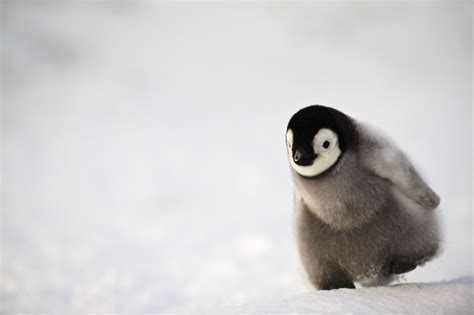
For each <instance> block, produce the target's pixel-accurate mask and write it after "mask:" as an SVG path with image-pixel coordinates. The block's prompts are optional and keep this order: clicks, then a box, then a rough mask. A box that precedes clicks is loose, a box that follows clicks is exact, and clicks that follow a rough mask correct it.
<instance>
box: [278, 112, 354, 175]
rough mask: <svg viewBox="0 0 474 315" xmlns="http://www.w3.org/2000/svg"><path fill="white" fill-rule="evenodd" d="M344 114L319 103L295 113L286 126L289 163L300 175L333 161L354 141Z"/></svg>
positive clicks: (316, 171)
mask: <svg viewBox="0 0 474 315" xmlns="http://www.w3.org/2000/svg"><path fill="white" fill-rule="evenodd" d="M354 129H355V128H354V124H353V122H352V120H351V119H350V118H349V117H348V116H346V115H345V114H343V113H341V112H339V111H337V110H335V109H333V108H330V107H325V106H321V105H312V106H309V107H305V108H303V109H301V110H299V111H298V112H297V113H295V114H294V115H293V116H292V117H291V119H290V121H289V123H288V127H287V130H286V145H287V150H288V158H289V160H290V165H291V167H292V168H293V169H294V170H295V171H296V172H297V173H298V174H300V175H301V176H303V177H315V176H317V175H319V174H322V173H324V172H325V171H327V170H329V169H330V168H332V167H333V166H334V165H336V164H337V163H338V161H339V159H340V158H341V156H342V155H343V154H344V153H345V152H346V151H347V150H348V149H349V148H350V147H351V146H352V145H353V144H354V142H355V130H354Z"/></svg>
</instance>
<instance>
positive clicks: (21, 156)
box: [0, 1, 473, 313]
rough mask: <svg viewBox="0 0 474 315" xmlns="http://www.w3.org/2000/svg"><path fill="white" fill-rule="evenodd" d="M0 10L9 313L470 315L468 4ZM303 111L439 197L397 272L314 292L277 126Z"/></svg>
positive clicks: (40, 5)
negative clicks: (415, 173) (421, 251)
mask: <svg viewBox="0 0 474 315" xmlns="http://www.w3.org/2000/svg"><path fill="white" fill-rule="evenodd" d="M0 8H1V15H0V35H1V104H2V118H1V122H2V124H1V130H2V136H1V139H2V166H1V172H2V174H1V175H2V186H1V242H0V244H1V279H0V293H1V300H0V304H1V308H2V311H3V312H4V313H16V312H36V313H38V312H41V313H53V312H54V313H73V312H76V313H99V312H108V313H117V312H128V313H166V312H172V311H173V310H174V311H176V312H180V313H189V312H191V313H194V312H200V313H202V312H217V313H218V312H219V310H224V311H228V312H231V311H235V312H239V311H240V312H257V313H261V312H268V313H274V312H305V311H313V310H314V311H324V312H326V311H328V312H330V311H334V312H337V311H345V312H359V311H360V312H365V311H366V310H368V308H371V310H372V308H373V310H374V311H379V312H380V313H385V312H389V311H396V310H395V309H396V308H400V309H402V310H407V311H412V310H413V311H414V312H420V313H424V312H425V310H426V312H427V313H429V312H431V311H432V310H436V311H438V310H439V311H440V312H441V311H443V310H444V311H447V312H451V311H452V312H458V311H459V312H465V311H469V310H472V304H470V303H472V302H470V301H471V300H472V275H473V261H472V251H473V243H472V223H473V215H472V165H471V164H472V133H471V132H472V125H471V124H472V107H471V106H472V105H471V93H472V78H471V75H472V71H471V61H472V47H471V44H472V37H471V35H472V33H471V27H472V20H471V11H472V4H471V2H461V1H459V2H454V3H453V2H433V3H431V2H414V3H410V2H400V3H396V2H387V3H382V2H361V1H357V2H331V3H330V2H315V3H309V2H304V3H283V2H282V3H256V2H245V3H244V2H239V3H217V2H212V3H186V2H178V3H171V2H152V1H145V2H138V1H133V2H131V1H130V2H122V1H120V2H116V3H112V2H89V1H76V2H60V3H54V2H43V1H40V2H38V1H31V2H29V1H1V2H0ZM315 103H319V104H326V105H330V106H335V107H337V108H339V109H341V110H342V111H344V112H346V113H348V114H349V115H351V116H353V117H356V118H358V119H361V120H363V121H366V122H369V123H370V124H372V125H374V126H377V127H380V128H382V129H383V130H384V131H385V132H386V133H387V134H388V135H390V136H391V137H392V138H393V139H395V140H396V141H397V143H399V144H400V146H401V147H402V148H403V149H404V150H405V151H406V152H407V154H408V155H409V156H410V157H411V158H412V159H413V161H414V163H415V164H416V165H418V168H419V169H420V171H421V172H422V173H423V174H424V175H425V177H426V179H427V180H428V182H429V183H430V184H431V186H432V187H433V188H434V190H435V191H436V192H438V194H439V195H440V196H441V198H442V203H441V207H440V208H439V209H438V210H436V211H437V213H438V214H439V216H440V218H441V219H442V229H443V232H444V238H445V241H444V250H443V253H442V254H441V255H440V257H439V258H437V259H436V260H434V261H433V262H430V263H428V264H426V266H424V267H423V268H417V269H416V270H414V271H413V272H410V273H408V274H407V275H406V276H405V278H406V280H405V282H407V283H402V284H401V285H396V286H393V287H388V288H371V289H361V290H355V291H345V290H341V291H334V292H312V290H311V287H310V286H309V285H308V283H307V281H306V279H305V276H304V273H303V271H302V270H301V266H300V264H299V261H298V257H297V253H296V249H295V242H294V238H293V234H292V230H291V226H292V224H291V221H292V205H291V198H292V194H291V191H292V184H291V180H290V176H289V171H288V165H287V160H286V159H287V158H286V152H285V145H284V137H285V127H286V123H287V121H288V119H289V117H290V116H291V114H293V113H294V112H295V111H296V110H298V109H299V108H301V107H302V106H305V105H309V104H315ZM462 277H467V278H462ZM449 279H460V280H453V281H448V282H446V283H444V282H443V283H441V282H439V281H443V280H449ZM413 283H419V284H413ZM302 292H310V293H305V294H301V293H302ZM351 308H353V309H351Z"/></svg>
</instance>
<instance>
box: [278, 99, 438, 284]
mask: <svg viewBox="0 0 474 315" xmlns="http://www.w3.org/2000/svg"><path fill="white" fill-rule="evenodd" d="M322 129H329V130H331V131H333V132H334V133H335V135H336V137H335V138H331V139H330V138H328V140H331V141H328V142H326V141H325V139H324V138H321V137H330V136H327V134H328V133H325V134H323V133H322V132H320V131H321V130H322ZM318 133H319V134H318ZM317 134H318V136H317V137H316V136H315V135H317ZM318 137H319V138H321V139H319V140H318V139H317V138H318ZM308 142H310V143H308ZM320 142H322V143H324V142H326V143H325V144H324V147H323V146H321V145H320V144H319V143H320ZM330 142H333V143H332V144H331V146H329V143H330ZM318 146H321V147H318ZM326 146H328V148H326ZM303 148H305V149H303ZM287 149H288V156H289V159H290V169H291V174H292V178H293V182H294V186H295V187H294V208H295V223H296V235H297V243H298V250H299V253H300V257H301V260H302V263H303V266H304V268H305V270H306V272H307V274H308V277H309V280H310V281H311V283H312V284H313V285H314V286H315V287H316V288H317V289H335V288H354V282H358V283H361V284H362V285H380V284H385V283H388V282H390V281H391V280H392V278H393V277H394V275H397V274H402V273H405V272H408V271H410V270H413V269H414V268H416V267H417V266H418V265H421V264H423V263H425V262H426V261H428V260H430V259H431V258H433V257H434V256H435V255H436V254H437V253H438V250H439V243H440V238H439V232H438V226H437V221H436V217H435V214H434V212H433V209H435V208H436V207H437V206H438V204H439V201H440V199H439V197H438V196H437V195H436V194H435V193H434V192H433V190H431V189H430V187H429V186H428V185H427V184H426V183H425V181H424V180H423V179H422V178H421V177H420V175H419V174H418V172H417V171H416V170H415V168H414V167H413V165H412V164H411V163H410V161H409V160H408V158H407V157H406V156H405V154H403V153H402V151H401V150H399V149H398V148H397V147H396V146H395V145H394V144H392V143H391V142H390V141H389V140H387V138H386V137H384V136H382V135H381V134H380V133H379V132H376V131H374V130H372V129H370V128H368V127H367V126H364V125H363V124H361V123H359V122H357V121H355V120H354V119H352V118H350V117H348V116H347V115H345V114H343V113H341V112H339V111H337V110H334V109H332V108H328V107H323V106H319V105H315V106H310V107H307V108H304V109H302V110H301V111H299V112H298V113H296V114H295V115H294V116H293V117H292V119H291V120H290V123H289V125H288V129H287ZM339 149H340V151H341V152H340V154H339V155H337V154H336V153H338V152H339V151H337V150H339ZM298 150H300V151H298ZM311 150H313V151H311ZM297 151H298V153H297ZM308 151H311V152H309V153H308ZM336 151H337V152H336ZM301 152H303V153H301ZM335 152H336V153H335ZM305 154H306V155H305ZM301 156H303V157H305V158H306V160H305V161H304V162H305V163H300V164H301V166H300V164H298V163H299V162H301V160H300V161H298V159H299V158H301ZM331 156H337V160H336V161H335V162H331V163H332V164H331V165H330V167H329V168H327V169H324V167H320V166H317V165H318V163H321V165H323V164H324V163H323V162H324V159H326V160H328V159H329V160H330V158H329V157H331ZM295 157H296V158H295ZM318 159H319V160H318ZM295 160H296V161H295ZM295 162H296V163H295ZM316 162H317V163H316ZM311 163H312V164H311ZM318 167H319V168H321V171H320V172H319V171H318ZM312 168H313V169H314V172H313V173H314V174H311V175H308V172H307V171H306V170H311V169H312ZM302 173H303V175H302Z"/></svg>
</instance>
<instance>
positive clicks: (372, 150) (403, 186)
mask: <svg viewBox="0 0 474 315" xmlns="http://www.w3.org/2000/svg"><path fill="white" fill-rule="evenodd" d="M358 130H359V135H360V144H359V145H360V151H359V154H360V155H361V161H362V163H363V164H364V165H365V166H366V167H367V168H368V169H369V170H370V171H372V173H374V174H376V175H377V176H379V177H381V178H383V179H386V180H388V181H390V182H391V183H392V184H393V185H394V186H395V187H396V188H397V189H398V190H399V191H400V192H401V193H403V194H404V195H405V196H406V197H408V198H410V199H412V200H413V201H415V202H416V203H417V204H419V205H420V206H422V207H423V208H425V209H429V210H432V209H435V208H436V207H438V205H439V202H440V198H439V196H438V195H437V194H436V193H435V192H434V191H433V190H432V189H431V188H430V187H429V186H428V184H427V183H426V182H425V181H424V180H423V178H422V177H421V176H420V174H419V173H418V172H417V171H416V169H415V167H414V166H413V165H412V163H411V162H410V160H409V159H408V157H407V156H406V155H405V153H403V151H402V150H400V149H399V148H398V147H397V146H396V144H395V143H394V142H393V141H391V140H390V139H389V138H388V137H387V136H385V135H384V134H383V133H381V132H380V131H378V130H375V129H374V128H373V127H369V126H367V125H363V124H360V123H358Z"/></svg>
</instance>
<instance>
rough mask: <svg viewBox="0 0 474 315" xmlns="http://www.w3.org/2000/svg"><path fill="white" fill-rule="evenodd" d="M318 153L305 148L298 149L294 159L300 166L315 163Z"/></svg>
mask: <svg viewBox="0 0 474 315" xmlns="http://www.w3.org/2000/svg"><path fill="white" fill-rule="evenodd" d="M316 157H317V154H314V153H309V152H306V151H305V150H304V149H303V148H298V149H296V151H295V153H294V155H293V161H295V163H296V164H298V165H300V166H308V165H311V164H313V161H314V159H315V158H316Z"/></svg>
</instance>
